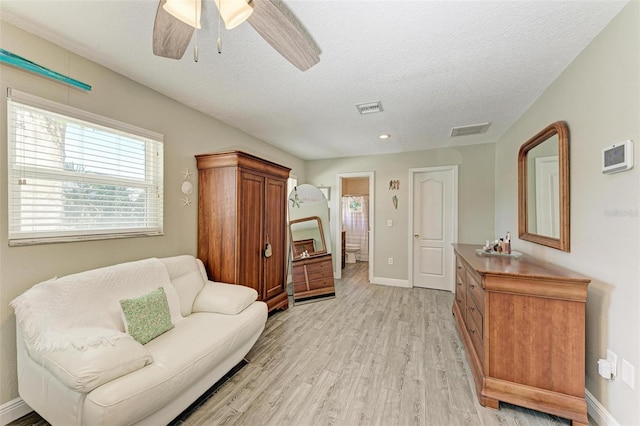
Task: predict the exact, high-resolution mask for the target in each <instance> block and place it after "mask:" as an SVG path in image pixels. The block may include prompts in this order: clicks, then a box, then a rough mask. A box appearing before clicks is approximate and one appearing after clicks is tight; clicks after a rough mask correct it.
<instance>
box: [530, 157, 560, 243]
mask: <svg viewBox="0 0 640 426" xmlns="http://www.w3.org/2000/svg"><path fill="white" fill-rule="evenodd" d="M535 166H536V234H540V235H546V236H549V237H553V238H558V237H560V192H559V191H560V170H559V167H558V156H557V155H555V156H553V157H538V158H536V164H535Z"/></svg>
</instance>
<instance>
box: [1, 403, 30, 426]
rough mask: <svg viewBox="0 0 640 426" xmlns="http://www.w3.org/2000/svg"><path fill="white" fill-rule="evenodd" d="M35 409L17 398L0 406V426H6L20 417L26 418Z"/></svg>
mask: <svg viewBox="0 0 640 426" xmlns="http://www.w3.org/2000/svg"><path fill="white" fill-rule="evenodd" d="M32 411H33V409H32V408H31V407H29V406H28V405H27V403H26V402H24V400H23V399H22V398H16V399H14V400H11V401H9V402H5V403H4V404H2V405H0V425H3V426H4V425H6V424H8V423H11V422H12V421H14V420H18V419H19V418H20V417H23V416H26V415H27V414H29V413H30V412H32Z"/></svg>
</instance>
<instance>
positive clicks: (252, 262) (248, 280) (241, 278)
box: [237, 172, 265, 297]
mask: <svg viewBox="0 0 640 426" xmlns="http://www.w3.org/2000/svg"><path fill="white" fill-rule="evenodd" d="M264 182H265V179H264V177H262V176H258V175H254V174H251V173H245V172H242V173H240V186H241V191H240V194H241V196H240V197H239V206H238V216H239V218H240V222H241V223H242V226H241V227H239V234H238V237H239V238H238V249H239V253H238V254H237V255H238V257H239V258H240V259H242V261H241V262H238V270H239V273H238V284H242V285H245V286H247V287H252V288H254V289H256V291H257V292H258V294H259V295H260V296H261V297H264V294H260V293H261V289H260V283H261V282H262V273H263V270H262V264H263V259H262V245H263V235H264V228H263V219H262V216H263V211H264V207H263V206H264V192H265V191H264V188H265V185H264Z"/></svg>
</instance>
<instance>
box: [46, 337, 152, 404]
mask: <svg viewBox="0 0 640 426" xmlns="http://www.w3.org/2000/svg"><path fill="white" fill-rule="evenodd" d="M39 356H40V359H39V360H35V361H36V362H38V363H40V364H42V365H44V366H45V367H46V368H47V369H48V370H49V371H50V372H51V374H53V375H54V376H55V377H57V378H58V380H60V381H61V382H62V383H64V384H65V385H66V386H68V387H69V388H71V389H73V390H75V391H77V392H83V393H86V392H90V391H91V390H93V389H95V388H97V387H98V386H100V385H102V384H104V383H107V382H109V381H111V380H113V379H116V378H118V377H120V376H123V375H125V374H128V373H131V372H132V371H136V370H138V369H140V368H142V367H144V366H145V365H148V364H151V363H152V362H153V358H152V357H151V354H150V353H149V351H148V350H147V349H146V348H145V347H144V346H142V345H141V344H140V343H138V342H136V341H135V340H134V339H133V338H132V337H131V336H127V335H123V337H121V338H119V339H117V340H116V341H115V342H114V343H113V344H108V345H94V346H89V347H86V348H84V349H78V348H76V347H70V348H67V349H61V350H56V351H50V352H44V353H39Z"/></svg>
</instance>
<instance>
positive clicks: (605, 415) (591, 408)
mask: <svg viewBox="0 0 640 426" xmlns="http://www.w3.org/2000/svg"><path fill="white" fill-rule="evenodd" d="M584 396H585V399H586V400H587V413H589V415H590V416H591V418H592V419H593V420H594V421H595V422H596V424H598V425H600V426H620V423H618V422H617V420H616V419H614V418H613V416H612V415H611V413H609V412H608V411H607V409H606V408H604V406H603V405H602V404H600V401H598V400H597V399H596V397H595V396H593V395H592V394H591V392H589V391H588V390H587V389H585V390H584Z"/></svg>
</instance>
